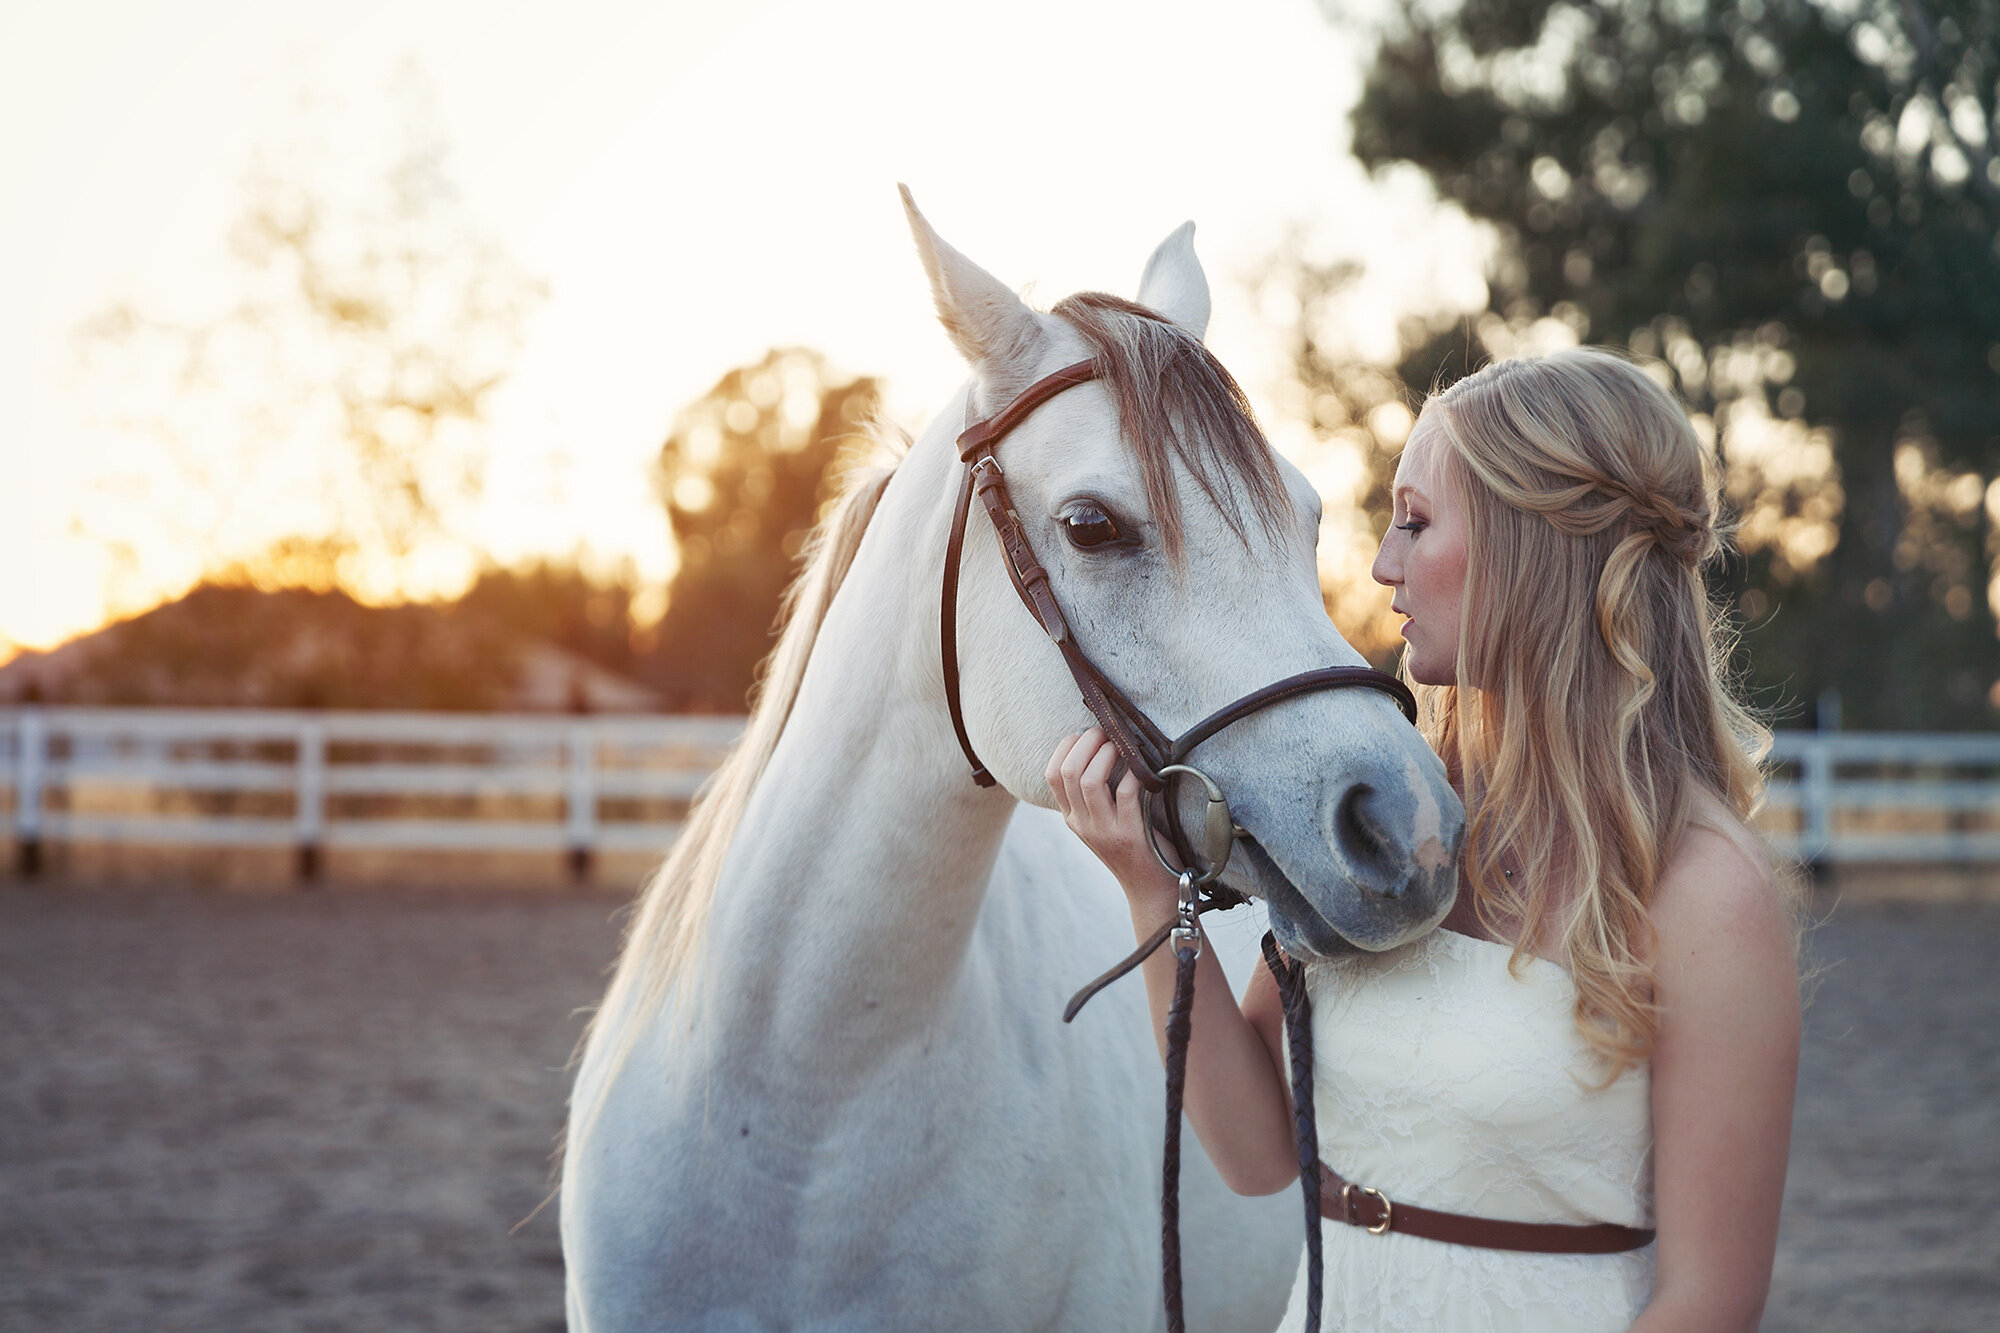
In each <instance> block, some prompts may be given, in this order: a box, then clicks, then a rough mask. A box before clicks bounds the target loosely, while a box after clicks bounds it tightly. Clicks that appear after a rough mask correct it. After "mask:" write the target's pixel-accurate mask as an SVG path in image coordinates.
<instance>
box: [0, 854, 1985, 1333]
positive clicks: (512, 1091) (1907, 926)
mask: <svg viewBox="0 0 2000 1333" xmlns="http://www.w3.org/2000/svg"><path fill="white" fill-rule="evenodd" d="M617 905H618V903H617V900H616V899H614V898H611V897H606V896H604V895H602V894H594V895H589V896H578V895H575V894H566V893H560V892H547V893H523V892H510V893H505V894H497V893H484V894H480V893H473V892H469V891H462V892H442V891H437V890H426V891H421V892H417V891H410V892H394V891H387V890H381V889H370V890H365V891H363V890H341V889H332V890H319V891H315V892H311V893H288V894H262V895H245V894H227V893H221V892H215V891H206V892H203V891H192V890H187V891H159V890H153V891H141V890H134V889H119V890H116V891H106V890H89V889H80V888H77V887H75V886H64V887H47V888H22V887H19V886H13V885H5V886H0V1070H4V1071H5V1078H4V1083H0V1199H4V1201H5V1207H4V1209H0V1329H5V1330H8V1331H9V1333H13V1331H15V1330H20V1331H23V1333H26V1331H28V1330H49V1331H51V1333H53V1331H55V1330H65V1331H66V1330H76V1331H77V1333H122V1331H123V1330H145V1331H146V1333H156V1331H165V1330H182V1329H185V1330H200V1331H201V1333H211V1331H214V1330H254V1331H255V1333H283V1331H284V1330H309V1329H311V1330H318V1329H326V1330H367V1331H369V1333H373V1331H375V1330H383V1331H389V1330H424V1329H464V1330H478V1331H479V1333H508V1331H511V1330H557V1329H560V1328H561V1327H562V1258H561V1252H560V1249H559V1247H558V1245H557V1239H556V1228H555V1220H554V1216H553V1210H548V1211H544V1212H542V1213H541V1214H539V1215H538V1216H536V1217H534V1219H533V1220H532V1221H529V1222H527V1223H526V1225H524V1226H521V1227H520V1228H519V1230H518V1231H513V1232H511V1233H510V1228H513V1227H514V1226H515V1224H517V1223H519V1222H521V1220H522V1219H523V1218H526V1217H527V1216H528V1215H529V1213H530V1212H531V1211H532V1210H533V1209H534V1207H535V1205H536V1204H537V1203H538V1202H539V1201H540V1200H541V1198H542V1197H543V1195H544V1193H545V1191H546V1188H547V1181H548V1175H547V1172H548V1153H549V1150H550V1147H551V1143H552V1136H553V1135H554V1133H555V1131H556V1129H557V1127H558V1125H559V1123H560V1121H561V1114H562V1102H563V1094H564V1089H565V1086H566V1079H565V1077H564V1075H563V1074H562V1073H561V1072H560V1067H561V1066H562V1064H563V1062H564V1060H565V1059H566V1058H567V1056H568V1054H569V1051H570V1047H571V1045H572V1043H573V1042H574V1041H575V1038H576V1036H577V1033H578V1031H579V1030H580V1027H581V1019H580V1018H579V1017H578V1016H577V1015H576V1014H575V1010H576V1009H578V1007H580V1006H583V1005H587V1004H589V1003H591V1002H592V1001H593V1000H594V999H595V997H596V995H597V994H598V991H599V989H600V987H601V984H602V983H601V977H600V969H601V968H603V967H604V965H605V964H606V963H607V962H608V961H609V959H610V957H611V951H612V948H613V944H614V940H615V933H616V932H615V928H614V926H613V925H612V924H611V922H610V920H609V918H610V915H611V913H612V912H613V910H614V909H615V908H616V907H617ZM1812 947H1813V950H1814V953H1815V955H1816V958H1817V960H1818V963H1819V965H1820V966H1821V968H1822V969H1823V976H1822V978H1821V981H1820V983H1819V988H1818V994H1817V998H1816V1000H1815V1002H1814V1005H1813V1008H1812V1009H1811V1011H1810V1012H1809V1016H1808V1034H1807V1044H1806V1058H1805V1069H1804V1074H1803V1085H1802V1088H1801V1097H1800V1104H1799V1111H1798V1119H1797V1134H1796V1139H1795V1142H1794V1147H1793V1154H1792V1171H1791V1186H1790V1190H1789V1193H1788V1196H1787V1200H1786V1212H1785V1222H1784V1231H1783V1236H1782V1239H1781V1242H1780V1253H1779V1260H1778V1273H1777V1280H1776V1284H1775V1287H1774V1290H1773V1293H1772V1298H1771V1306H1770V1312H1769V1314H1768V1315H1767V1317H1766V1319H1765V1321H1764V1327H1765V1328H1766V1329H1772V1330H1808V1329H1810V1330H1815V1331H1816V1333H1836V1331H1838V1330H1846V1329H1853V1330H1862V1329H1867V1330H1876V1329H1909V1330H1920V1329H1921V1330H1972V1329H1988V1328H1992V1327H1994V1326H1995V1323H1994V1319H1995V1315H1994V1312H1995V1311H1996V1310H2000V985H1996V983H1995V980H1994V961H1993V960H1994V959H1995V958H1996V956H2000V908H1995V907H1993V906H1963V905H1959V906H1944V905H1927V906H1921V907H1896V906H1889V905H1869V906H1855V907H1849V908H1844V909H1841V910H1838V911H1835V912H1834V913H1833V914H1832V916H1831V919H1830V921H1829V922H1828V923H1827V924H1826V925H1824V926H1822V927H1821V928H1820V929H1819V930H1818V931H1817V932H1816V934H1815V937H1814V942H1813V946H1812Z"/></svg>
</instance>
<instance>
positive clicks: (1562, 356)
mask: <svg viewBox="0 0 2000 1333" xmlns="http://www.w3.org/2000/svg"><path fill="white" fill-rule="evenodd" d="M1424 416H1425V417H1426V418H1428V419H1431V420H1434V421H1435V423H1436V426H1437V429H1438V432H1439V435H1440V436H1441V440H1442V442H1443V443H1444V444H1445V446H1446V447H1445V450H1444V457H1445V460H1446V462H1445V472H1446V476H1447V478H1448V479H1449V480H1448V484H1451V485H1453V486H1455V488H1456V490H1457V492H1458V496H1459V498H1460V500H1461V501H1462V502H1463V504H1464V506H1465V513H1466V516H1467V527H1466V540H1467V547H1468V550H1469V551H1470V552H1471V553H1472V558H1471V560H1470V561H1469V562H1468V564H1467V569H1466V579H1465V590H1464V596H1463V602H1462V607H1463V608H1464V609H1463V610H1462V612H1461V623H1460V626H1459V649H1458V676H1457V679H1458V681H1459V684H1458V685H1454V686H1434V687H1422V686H1420V687H1418V689H1417V693H1418V696H1419V699H1420V700H1421V704H1422V726H1423V728H1424V732H1425V734H1426V736H1427V737H1428V738H1429V739H1430V741H1431V743H1432V744H1433V745H1434V746H1435V747H1436V749H1437V751H1438V753H1439V754H1440V755H1441V756H1443V757H1444V759H1445V762H1446V764H1447V766H1448V767H1449V768H1450V769H1451V770H1452V776H1453V779H1454V780H1455V781H1456V782H1458V784H1459V786H1460V789H1461V790H1462V791H1463V792H1464V793H1465V798H1466V807H1467V812H1468V820H1467V828H1466V842H1465V847H1466V851H1465V876H1466V881H1467V882H1468V883H1470V884H1471V885H1472V888H1473V893H1474V904H1475V907H1476V909H1477V911H1478V915H1479V920H1480V923H1481V924H1482V926H1484V927H1485V928H1486V929H1487V930H1488V931H1490V932H1491V933H1492V934H1493V935H1494V936H1496V937H1497V938H1501V939H1506V940H1510V941H1512V942H1513V944H1514V950H1515V952H1514V959H1513V965H1515V966H1518V965H1519V964H1520V963H1521V961H1522V959H1523V956H1524V954H1525V952H1526V951H1527V950H1528V948H1529V947H1530V946H1531V945H1532V944H1534V943H1536V942H1538V941H1549V942H1555V941H1556V940H1558V939H1559V940H1560V943H1561V946H1562V953H1563V956H1565V957H1566V958H1567V959H1568V960H1569V965H1570V973H1571V975H1572V977H1573V978H1574V979H1575V983H1576V992H1577V1002H1576V1019H1577V1025H1578V1028H1579V1030H1580V1031H1581V1032H1582V1034H1583V1036H1584V1038H1585V1040H1587V1041H1588V1042H1589V1043H1590V1045H1591V1046H1592V1047H1593V1048H1594V1049H1595V1050H1596V1051H1597V1052H1598V1053H1599V1054H1600V1055H1602V1056H1603V1057H1604V1060H1605V1063H1606V1067H1607V1069H1608V1071H1609V1072H1608V1073H1607V1075H1606V1079H1605V1082H1606V1083H1609V1082H1611V1081H1612V1080H1615V1079H1616V1078H1617V1077H1618V1076H1619V1075H1620V1074H1621V1073H1623V1072H1624V1071H1625V1069H1626V1068H1628V1067H1629V1066H1631V1065H1633V1064H1635V1063H1637V1062H1639V1061H1641V1060H1644V1059H1646V1058H1647V1057H1648V1056H1649V1055H1650V1053H1651V1051H1652V1044H1653V1039H1654V1035H1655V1032H1656V1030H1657V1020H1658V1012H1657V1009H1656V1007H1655V1004H1654V1000H1653V994H1652V982H1653V974H1652V970H1651V967H1650V964H1649V963H1648V961H1647V960H1648V957H1649V950H1650V946H1651V943H1652V927H1651V921H1650V917H1649V915H1648V904H1649V903H1650V902H1651V901H1652V896H1653V890H1654V886H1655V885H1656V884H1657V883H1658V881H1659V877H1660V874H1661V872H1662V871H1663V870H1664V869H1665V867H1666V864H1667V860H1668V858H1669V857H1670V856H1671V855H1672V854H1673V852H1674V850H1675V848H1676V847H1677V846H1678V845H1679V844H1680V842H1681V839H1682V835H1683V834H1684V833H1685V832H1686V831H1687V829H1688V827H1689V825H1690V823H1691V822H1693V821H1694V817H1695V809H1694V801H1695V796H1696V793H1697V792H1698V791H1701V790H1706V791H1708V792H1710V793H1712V794H1713V795H1714V796H1715V797H1716V798H1717V799H1719V800H1720V801H1721V802H1722V804H1723V805H1724V806H1726V807H1727V808H1728V809H1729V810H1730V811H1731V812H1733V813H1734V814H1735V815H1736V817H1737V818H1738V819H1740V820H1742V821H1744V823H1745V824H1746V825H1747V823H1748V821H1749V819H1750V817H1751V816H1752V815H1753V814H1754V813H1755V811H1756V809H1757V807H1758V806H1759V805H1760V804H1761V802H1762V800H1763V794H1764V775H1763V772H1762V769H1761V767H1760V762H1761V759H1762V756H1763V755H1764V754H1765V753H1766V752H1768V750H1769V748H1770V733H1769V732H1768V731H1767V730H1765V728H1764V727H1763V726H1762V725H1761V724H1759V723H1758V722H1757V720H1756V719H1755V718H1754V717H1753V716H1752V715H1751V714H1750V712H1749V711H1748V709H1746V708H1745V707H1744V706H1743V704H1742V703H1741V702H1739V701H1738V700H1737V699H1736V697H1735V696H1734V695H1733V693H1732V691H1731V688H1730V678H1729V675H1728V670H1727V662H1728V657H1729V652H1730V649H1731V648H1732V647H1733V637H1732V635H1731V633H1730V632H1729V628H1728V625H1727V623H1726V621H1725V620H1724V617H1723V615H1722V613H1721V612H1720V610H1719V609H1718V608H1717V607H1715V606H1714V605H1713V604H1711V602H1710V600H1709V597H1708V593H1707V590H1706V588H1705V586H1704V585H1703V582H1702V575H1701V567H1702V565H1703V564H1704V563H1706V562H1707V561H1709V560H1711V559H1713V558H1714V557H1716V556H1717V555H1718V554H1720V552H1721V551H1722V549H1723V540H1724V534H1723V532H1722V531H1721V530H1720V529H1719V528H1718V525H1717V521H1716V475H1715V469H1714V466H1713V464H1712V460H1711V455H1710V452H1709V450H1707V449H1706V448H1705V447H1704V446H1703V444H1702V442H1701V440H1700V438H1699V437H1698V436H1697V435H1696V434H1695V431H1694V427H1693V425H1692V423H1691V422H1690V421H1689V419H1688V415H1687V412H1686V410H1685V409H1684V408H1683V407H1682V406H1681V404H1680V403H1679V402H1678V401H1677V400H1676V399H1675V398H1674V396H1673V395H1672V394H1671V393H1669V392H1668V391H1667V390H1666V389H1664V388H1662V387H1661V386H1660V385H1659V384H1657V383H1655V382H1654V381H1653V380H1652V379H1651V378H1650V377H1649V376H1648V375H1647V374H1646V372H1645V371H1644V370H1642V369H1641V368H1640V367H1639V366H1638V365H1636V364H1634V363H1633V362H1631V361H1629V360H1627V359H1625V358H1623V357H1620V356H1618V355H1616V354H1614V353H1611V352H1608V351H1605V350H1603V349H1601V348H1592V347H1578V348H1572V349H1570V350H1567V351H1563V352H1557V353H1555V354H1553V355H1549V356H1544V357H1539V358H1534V359H1526V360H1511V361H1501V362H1497V363H1495V364H1493V365H1489V366H1487V367H1485V368H1484V369H1483V370H1481V371H1479V372H1478V373H1476V374H1474V375H1471V376H1468V377H1467V378H1465V379H1463V380H1460V381H1459V382H1458V383H1456V384H1454V385H1452V386H1451V387H1450V388H1449V389H1447V390H1445V391H1444V392H1442V393H1439V394H1436V395H1434V396H1433V397H1432V398H1431V400H1430V401H1429V402H1428V403H1427V404H1426V405H1425V408H1424ZM1473 608H1477V610H1476V612H1475V611H1474V610H1473ZM1509 859H1511V860H1512V861H1513V863H1514V864H1515V865H1516V866H1518V867H1519V874H1518V875H1516V876H1511V877H1510V876H1509V875H1508V874H1506V873H1505V872H1503V870H1502V868H1501V866H1502V862H1503V861H1505V860H1509Z"/></svg>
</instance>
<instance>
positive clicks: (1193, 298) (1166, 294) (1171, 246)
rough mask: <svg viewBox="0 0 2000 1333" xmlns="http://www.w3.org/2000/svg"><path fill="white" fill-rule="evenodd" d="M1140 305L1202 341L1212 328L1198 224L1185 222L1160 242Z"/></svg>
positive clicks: (1144, 279) (1148, 265)
mask: <svg viewBox="0 0 2000 1333" xmlns="http://www.w3.org/2000/svg"><path fill="white" fill-rule="evenodd" d="M1139 304H1140V305H1144V306H1151V307H1152V308H1153V309H1155V310H1157V311H1159V312H1160V313H1161V314H1163V315H1165V316H1166V317H1167V318H1168V319H1171V320H1172V321H1173V322H1174V323H1176V324H1178V325H1180V326H1181V327H1182V328H1184V329H1186V330H1187V331H1188V332H1190V333H1192V334H1193V335H1194V336H1195V337H1197V338H1199V337H1201V335H1202V334H1203V333H1204V332H1205V331H1206V330H1207V328H1208V310H1209V301H1208V275H1207V274H1205V273H1203V272H1202V271H1201V261H1200V260H1199V259H1196V258H1195V257H1194V223H1192V222H1183V223H1181V225H1180V226H1178V227H1176V228H1174V234H1173V235H1171V236H1169V237H1167V239H1166V240H1164V241H1161V242H1160V248H1159V249H1157V250H1155V251H1153V257H1152V258H1151V259H1148V260H1147V261H1146V274H1145V276H1144V277H1142V278H1140V279H1139Z"/></svg>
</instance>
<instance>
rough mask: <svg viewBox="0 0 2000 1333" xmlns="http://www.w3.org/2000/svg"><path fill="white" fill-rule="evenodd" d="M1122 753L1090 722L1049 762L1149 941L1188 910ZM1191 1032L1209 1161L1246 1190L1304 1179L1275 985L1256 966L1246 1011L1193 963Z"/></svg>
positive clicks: (1220, 979) (1067, 812)
mask: <svg viewBox="0 0 2000 1333" xmlns="http://www.w3.org/2000/svg"><path fill="white" fill-rule="evenodd" d="M1117 763H1118V748H1117V747H1116V746H1114V745H1113V744H1112V743H1111V742H1110V741H1109V740H1107V739H1105V735H1104V732H1103V730H1102V729H1101V728H1098V727H1092V728H1091V729H1090V730H1088V731H1086V732H1083V733H1081V734H1080V735H1076V736H1070V737H1067V738H1066V739H1065V740H1064V741H1063V743H1062V744H1060V745H1058V746H1056V752H1055V755H1054V756H1053V757H1052V758H1051V759H1050V760H1049V769H1048V773H1047V777H1048V780H1049V790H1050V791H1051V792H1053V793H1055V798H1056V808H1057V809H1059V810H1061V811H1062V812H1063V818H1064V819H1065V820H1067V821H1068V822H1069V826H1070V828H1071V829H1072V830H1074V831H1075V833H1076V836H1077V837H1079V838H1081V839H1083V844H1084V846H1086V847H1088V848H1090V850H1091V851H1093V852H1095V853H1096V854H1097V859H1098V860H1100V861H1102V862H1104V864H1105V865H1107V866H1109V867H1110V868H1111V873H1112V874H1114V875H1116V876H1118V882H1119V883H1120V884H1121V885H1123V886H1124V888H1125V898H1126V905H1127V906H1129V907H1130V908H1131V909H1132V934H1133V936H1134V938H1137V939H1142V940H1143V939H1145V938H1146V937H1148V936H1149V935H1151V934H1153V932H1154V931H1156V930H1158V929H1159V928H1160V927H1161V926H1162V925H1164V924H1166V923H1167V922H1169V921H1172V920H1173V919H1174V916H1175V912H1176V909H1177V908H1178V906H1179V897H1180V895H1179V892H1178V887H1177V885H1176V883H1175V878H1176V877H1175V876H1174V875H1172V874H1169V873H1168V871H1167V869H1166V868H1165V867H1164V866H1162V865H1161V864H1160V862H1159V858H1157V857H1155V856H1154V855H1153V844H1152V840H1151V839H1150V838H1149V837H1148V836H1147V833H1146V828H1145V823H1144V817H1143V814H1142V812H1141V808H1140V802H1139V779H1137V778H1135V777H1133V776H1132V775H1131V774H1130V773H1127V774H1126V775H1125V777H1124V779H1123V780H1122V781H1120V782H1119V784H1118V786H1117V787H1116V788H1115V789H1114V788H1113V787H1112V786H1111V771H1112V769H1113V768H1114V767H1115V766H1116V765H1117ZM1195 968H1196V973H1195V986H1194V1035H1193V1037H1192V1038H1191V1039H1190V1041H1189V1044H1188V1054H1187V1091H1186V1100H1185V1102H1184V1105H1185V1106H1186V1108H1187V1114H1188V1119H1189V1120H1190V1121H1191V1122H1192V1123H1193V1124H1194V1129H1195V1133H1196V1134H1199V1135H1200V1136H1201V1142H1202V1146H1203V1147H1205V1148H1207V1149H1208V1156H1209V1160H1210V1161H1212V1162H1214V1163H1215V1166H1216V1169H1217V1170H1219V1171H1220V1172H1221V1173H1222V1179H1223V1180H1224V1181H1225V1182H1226V1183H1227V1184H1228V1185H1229V1187H1230V1188H1231V1189H1233V1190H1235V1191H1236V1192H1237V1193H1239V1194H1270V1193H1273V1192H1275V1191H1277V1190H1281V1189H1283V1188H1285V1187H1286V1186H1287V1185H1289V1184H1290V1183H1291V1182H1292V1181H1294V1180H1297V1179H1298V1163H1299V1153H1298V1146H1297V1144H1296V1142H1295V1141H1294V1140H1293V1138H1292V1102H1291V1095H1290V1093H1289V1092H1288V1091H1287V1088H1288V1084H1287V1082H1286V1076H1285V1073H1284V1059H1283V1051H1284V1046H1283V1039H1282V1038H1281V1037H1280V1035H1279V1032H1280V1030H1281V1028H1282V1026H1283V1023H1284V1016H1283V1014H1282V1012H1281V1010H1280V1007H1279V1003H1278V984H1277V983H1276V982H1275V981H1273V980H1272V979H1271V974H1270V973H1269V972H1268V971H1266V970H1265V969H1264V967H1263V966H1262V965H1261V964H1259V965H1258V968H1257V976H1256V979H1255V980H1253V981H1252V982H1251V983H1250V986H1249V994H1248V996H1247V997H1246V1000H1245V1003H1244V1006H1243V1007H1242V1008H1240V1009H1239V1008H1238V1007H1237V1004H1236V997H1235V995H1234V994H1233V993H1232V992H1231V991H1230V988H1229V978H1228V977H1226V976H1224V975H1223V974H1222V964H1221V963H1220V962H1219V961H1218V960H1217V958H1216V953H1215V950H1213V949H1204V950H1202V952H1201V957H1200V959H1199V960H1197V962H1196V963H1195ZM1141 971H1142V972H1143V973H1144V975H1145V978H1146V999H1147V1003H1148V1004H1149V1005H1150V1006H1151V1007H1152V1011H1153V1033H1154V1035H1155V1036H1157V1037H1159V1038H1160V1040H1161V1042H1162V1043H1163V1045H1162V1048H1161V1053H1162V1054H1165V1047H1164V1042H1165V1035H1164V1034H1165V1032H1166V1027H1167V1009H1168V1006H1169V1004H1170V1003H1171V1001H1172V999H1173V994H1174V956H1173V951H1172V950H1171V949H1155V950H1154V951H1153V953H1152V956H1151V957H1149V958H1147V959H1146V961H1145V963H1144V964H1143V965H1142V967H1141Z"/></svg>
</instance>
